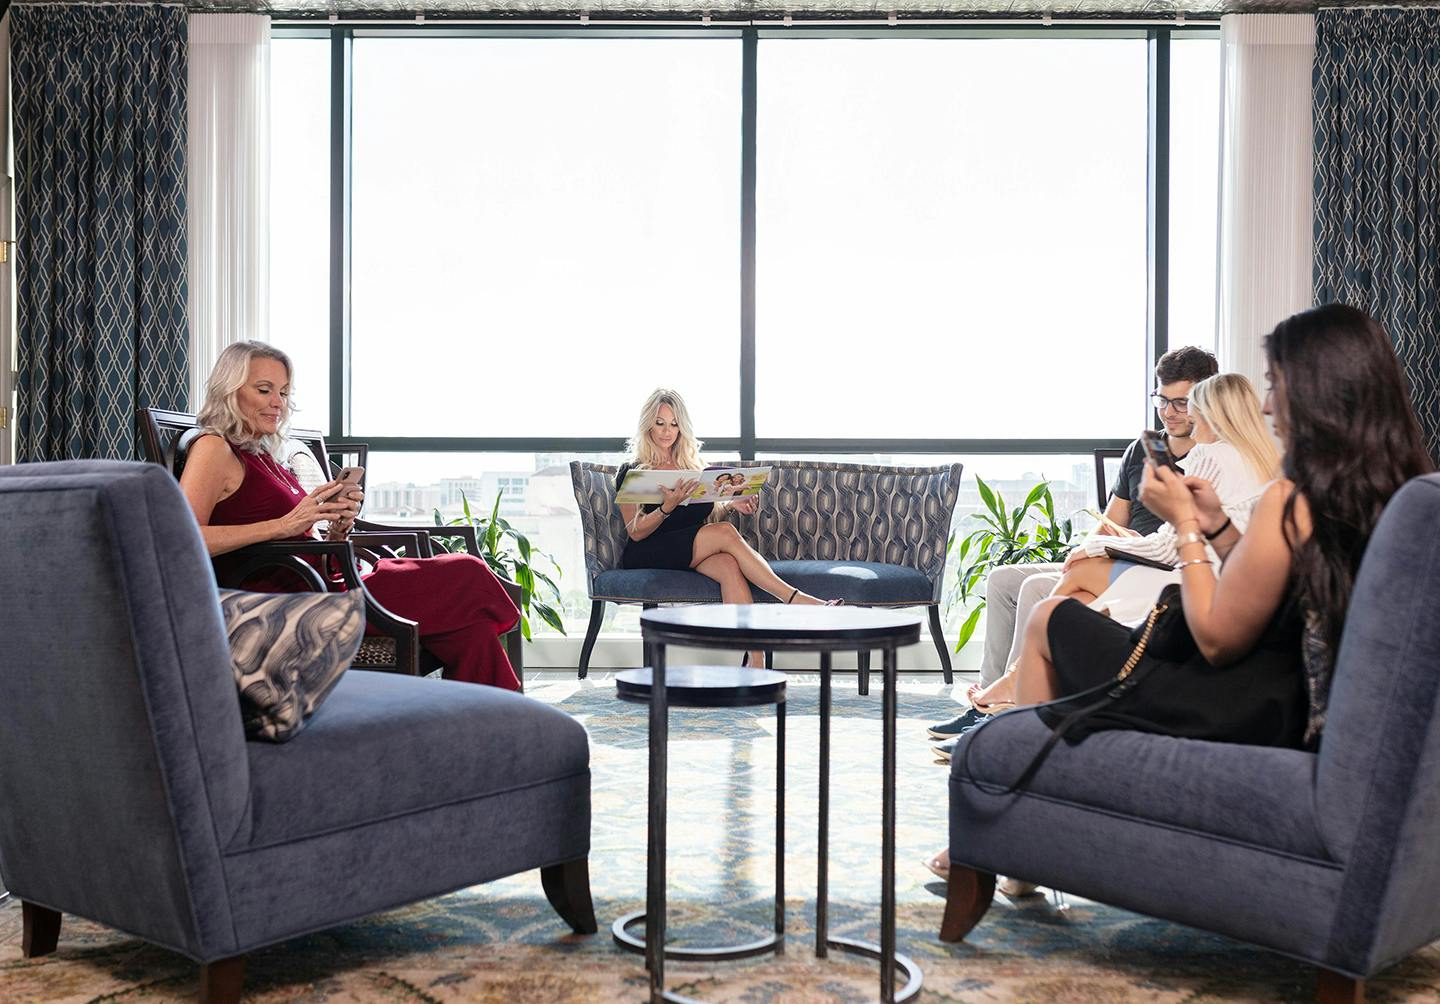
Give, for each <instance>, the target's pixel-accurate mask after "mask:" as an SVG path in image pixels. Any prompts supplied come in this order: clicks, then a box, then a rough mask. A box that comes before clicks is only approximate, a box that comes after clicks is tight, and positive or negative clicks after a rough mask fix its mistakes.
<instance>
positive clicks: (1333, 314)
mask: <svg viewBox="0 0 1440 1004" xmlns="http://www.w3.org/2000/svg"><path fill="white" fill-rule="evenodd" d="M1265 358H1266V361H1267V362H1268V364H1269V366H1270V368H1271V371H1272V372H1271V373H1270V374H1268V375H1267V376H1268V378H1269V379H1270V380H1271V381H1272V382H1278V383H1279V385H1280V386H1279V387H1277V388H1276V389H1277V391H1278V393H1277V394H1276V407H1277V408H1282V409H1283V415H1282V416H1281V417H1282V419H1283V424H1284V427H1285V462H1284V471H1285V476H1286V477H1287V478H1289V479H1290V480H1291V481H1293V482H1294V483H1295V489H1296V494H1297V495H1303V496H1305V501H1306V502H1307V503H1308V504H1309V507H1310V518H1311V521H1312V523H1313V526H1314V529H1313V530H1312V532H1311V534H1310V537H1309V538H1308V539H1307V540H1305V541H1304V542H1303V543H1302V544H1300V545H1299V546H1298V547H1295V559H1294V560H1295V564H1294V568H1295V575H1296V580H1297V581H1296V585H1297V589H1298V595H1299V599H1300V603H1301V607H1302V609H1303V610H1305V612H1306V613H1307V615H1311V616H1314V617H1315V618H1317V619H1318V622H1319V623H1318V625H1317V626H1318V627H1319V629H1320V631H1321V634H1322V637H1323V638H1324V639H1325V640H1326V641H1327V642H1328V643H1329V645H1330V650H1331V651H1332V652H1334V651H1335V650H1336V646H1338V644H1339V642H1340V632H1341V628H1342V627H1343V626H1344V623H1345V609H1346V607H1347V606H1348V605H1349V602H1350V591H1351V589H1352V588H1353V587H1354V585H1355V573H1356V572H1357V571H1358V570H1359V568H1360V558H1361V557H1362V556H1363V555H1364V553H1365V545H1366V544H1368V543H1369V542H1370V534H1371V533H1372V532H1373V531H1374V529H1375V524H1376V523H1377V522H1378V521H1379V519H1380V511H1381V510H1382V509H1384V508H1385V503H1386V502H1388V501H1390V496H1392V495H1394V494H1395V492H1396V491H1398V490H1399V488H1400V486H1401V485H1403V484H1404V483H1405V482H1406V481H1408V480H1410V479H1411V478H1413V477H1416V476H1417V475H1420V474H1426V473H1428V472H1430V471H1431V470H1433V469H1434V465H1433V464H1432V463H1431V460H1430V454H1429V452H1428V451H1427V450H1426V448H1425V440H1424V438H1423V436H1422V435H1421V432H1420V423H1419V422H1418V421H1417V420H1416V418H1415V412H1414V411H1413V410H1412V408H1411V407H1410V392H1409V389H1408V388H1407V387H1406V385H1405V377H1404V376H1403V375H1402V374H1401V372H1400V364H1399V362H1398V361H1397V360H1396V359H1395V350H1394V349H1393V348H1392V347H1391V344H1390V339H1389V337H1388V336H1387V335H1386V334H1385V331H1384V329H1383V328H1381V327H1380V325H1379V324H1378V323H1376V322H1375V321H1374V320H1373V319H1372V318H1371V317H1370V316H1369V315H1368V314H1366V313H1365V312H1364V311H1362V310H1357V309H1355V308H1354V307H1347V306H1345V305H1344V304H1339V303H1331V304H1327V305H1326V306H1323V307H1317V308H1315V309H1314V310H1307V311H1304V312H1303V313H1299V314H1296V315H1295V316H1293V317H1290V318H1287V319H1286V320H1284V321H1281V322H1280V323H1279V324H1278V325H1276V326H1275V330H1274V331H1272V332H1271V333H1270V334H1269V335H1267V336H1266V338H1265ZM1275 371H1278V374H1277V373H1276V372H1275ZM1277 378H1278V381H1277ZM1295 498H1296V496H1295V495H1292V496H1291V497H1290V499H1289V501H1287V502H1286V504H1285V515H1284V526H1285V534H1286V536H1287V538H1289V539H1290V540H1291V541H1292V542H1293V541H1294V540H1295V537H1296V534H1295V530H1296V526H1295ZM1292 546H1293V545H1292Z"/></svg>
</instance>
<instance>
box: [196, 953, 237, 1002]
mask: <svg viewBox="0 0 1440 1004" xmlns="http://www.w3.org/2000/svg"><path fill="white" fill-rule="evenodd" d="M244 986H245V956H243V955H232V956H231V957H230V958H228V959H220V960H218V961H216V962H207V963H205V964H204V965H203V966H201V967H200V1004H240V990H241V989H242V988H243V987H244Z"/></svg>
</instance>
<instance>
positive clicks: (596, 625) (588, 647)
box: [580, 600, 605, 680]
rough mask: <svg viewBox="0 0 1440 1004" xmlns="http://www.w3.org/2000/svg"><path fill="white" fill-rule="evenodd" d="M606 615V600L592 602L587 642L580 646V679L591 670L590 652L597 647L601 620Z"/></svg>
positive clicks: (586, 632)
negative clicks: (596, 641)
mask: <svg viewBox="0 0 1440 1004" xmlns="http://www.w3.org/2000/svg"><path fill="white" fill-rule="evenodd" d="M604 617H605V601H604V600H595V601H593V602H592V603H591V604H590V624H589V626H587V627H586V628H585V644H583V645H581V646H580V679H582V680H583V679H585V674H586V673H588V672H590V653H591V651H593V650H594V648H595V639H596V638H598V637H599V636H600V621H601V620H602V619H604Z"/></svg>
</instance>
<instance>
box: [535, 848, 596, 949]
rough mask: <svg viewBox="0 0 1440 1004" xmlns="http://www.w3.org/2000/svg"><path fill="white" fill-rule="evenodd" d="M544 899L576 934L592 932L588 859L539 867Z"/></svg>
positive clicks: (592, 921)
mask: <svg viewBox="0 0 1440 1004" xmlns="http://www.w3.org/2000/svg"><path fill="white" fill-rule="evenodd" d="M540 885H541V886H542V887H543V888H544V890H545V898H546V899H548V900H549V901H550V905H551V906H553V907H554V908H555V912H556V913H558V914H559V915H560V919H561V920H563V921H565V923H567V924H569V925H570V928H571V930H573V931H574V932H575V933H576V934H594V933H595V931H596V930H597V927H596V924H595V905H594V903H592V902H591V900H590V859H589V858H576V859H575V860H574V861H566V862H563V863H561V864H558V865H549V866H548V867H545V868H541V869H540Z"/></svg>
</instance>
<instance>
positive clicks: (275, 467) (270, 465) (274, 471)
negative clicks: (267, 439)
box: [260, 453, 300, 495]
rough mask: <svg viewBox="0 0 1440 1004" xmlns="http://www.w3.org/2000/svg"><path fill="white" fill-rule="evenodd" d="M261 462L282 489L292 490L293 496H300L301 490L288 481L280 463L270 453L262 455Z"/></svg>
mask: <svg viewBox="0 0 1440 1004" xmlns="http://www.w3.org/2000/svg"><path fill="white" fill-rule="evenodd" d="M260 462H261V464H262V465H264V466H265V467H266V473H267V474H269V475H270V476H271V477H272V478H274V480H275V481H277V482H279V484H280V485H281V486H282V487H285V488H288V489H290V494H291V495H299V494H300V489H299V488H296V487H295V486H294V485H293V484H291V483H290V482H289V481H288V480H287V479H286V477H285V472H284V471H283V470H282V469H281V467H280V464H279V462H278V461H277V460H276V459H275V458H274V457H272V456H271V455H270V454H268V453H261V454H260Z"/></svg>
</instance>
